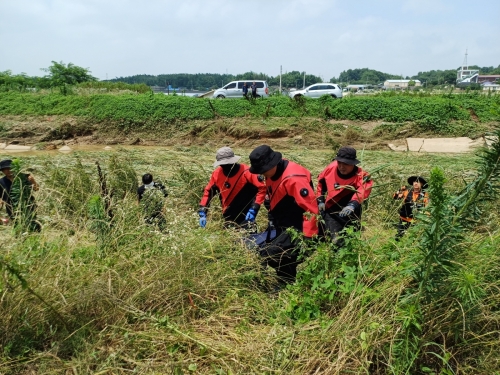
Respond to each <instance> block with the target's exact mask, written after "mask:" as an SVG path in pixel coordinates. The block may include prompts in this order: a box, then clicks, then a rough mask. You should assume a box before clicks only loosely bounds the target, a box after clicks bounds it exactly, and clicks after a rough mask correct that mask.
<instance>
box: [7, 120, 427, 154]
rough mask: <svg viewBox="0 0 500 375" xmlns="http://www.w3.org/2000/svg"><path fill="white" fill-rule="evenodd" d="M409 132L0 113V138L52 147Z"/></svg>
mask: <svg viewBox="0 0 500 375" xmlns="http://www.w3.org/2000/svg"><path fill="white" fill-rule="evenodd" d="M411 136H425V134H424V133H422V131H421V130H420V129H418V128H417V127H416V126H414V125H413V124H411V123H408V124H387V123H386V122H383V121H371V122H359V121H350V120H325V119H318V118H267V119H260V118H237V119H234V118H220V119H215V120H205V121H204V120H196V121H190V122H181V121H179V122H176V123H169V124H159V125H157V126H154V127H141V128H131V127H126V126H120V125H119V124H113V123H105V122H103V123H93V122H91V121H89V120H88V119H85V118H79V117H68V116H38V117H29V116H3V117H0V143H7V144H22V145H35V146H36V147H37V148H39V149H54V148H58V147H60V146H62V145H64V144H66V145H69V146H71V145H92V144H108V145H144V146H155V145H156V146H170V145H196V144H200V145H214V146H217V145H221V144H231V145H244V146H249V147H251V146H253V145H258V144H262V143H266V142H269V143H272V144H273V145H276V146H278V145H279V146H281V147H286V146H287V145H297V144H303V145H304V146H307V147H315V146H317V147H331V148H334V149H335V148H337V147H339V146H340V145H345V144H350V145H353V146H358V147H363V148H365V149H387V144H388V143H392V144H395V145H401V144H404V139H405V138H406V137H411Z"/></svg>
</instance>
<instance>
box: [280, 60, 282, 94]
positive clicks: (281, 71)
mask: <svg viewBox="0 0 500 375" xmlns="http://www.w3.org/2000/svg"><path fill="white" fill-rule="evenodd" d="M282 68H283V67H282V66H281V65H280V95H281V73H282V71H283V69H282Z"/></svg>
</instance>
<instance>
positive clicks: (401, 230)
mask: <svg viewBox="0 0 500 375" xmlns="http://www.w3.org/2000/svg"><path fill="white" fill-rule="evenodd" d="M410 225H411V222H410V221H404V220H402V219H399V224H398V232H397V233H396V238H395V240H396V241H399V240H400V239H401V237H403V236H404V234H405V233H406V231H407V230H408V228H409V227H410Z"/></svg>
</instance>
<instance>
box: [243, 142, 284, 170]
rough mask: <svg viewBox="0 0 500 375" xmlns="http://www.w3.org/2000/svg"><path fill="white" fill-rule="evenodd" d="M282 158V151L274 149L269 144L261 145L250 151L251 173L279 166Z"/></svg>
mask: <svg viewBox="0 0 500 375" xmlns="http://www.w3.org/2000/svg"><path fill="white" fill-rule="evenodd" d="M280 160H281V153H280V152H276V151H273V149H272V148H271V147H269V146H268V145H262V146H259V147H257V148H255V149H254V150H253V151H252V152H251V153H250V173H253V174H262V173H265V172H267V171H268V170H270V169H272V168H274V167H275V166H277V165H278V163H279V162H280Z"/></svg>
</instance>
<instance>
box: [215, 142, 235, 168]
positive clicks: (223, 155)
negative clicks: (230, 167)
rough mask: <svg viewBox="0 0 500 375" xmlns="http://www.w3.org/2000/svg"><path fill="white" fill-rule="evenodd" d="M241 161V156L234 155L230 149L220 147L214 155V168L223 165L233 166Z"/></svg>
mask: <svg viewBox="0 0 500 375" xmlns="http://www.w3.org/2000/svg"><path fill="white" fill-rule="evenodd" d="M240 159H241V156H238V155H235V154H234V152H233V150H232V149H231V147H227V146H226V147H221V148H219V149H218V150H217V153H216V154H215V163H214V167H218V166H219V165H225V164H235V163H237V162H238V161H239V160H240Z"/></svg>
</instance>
